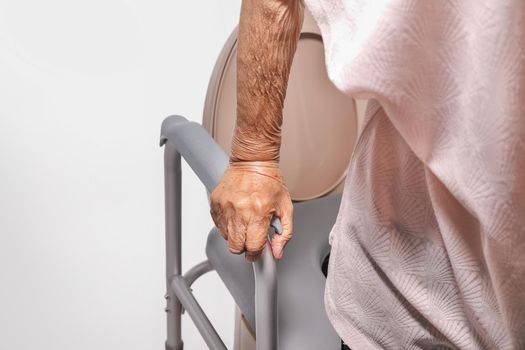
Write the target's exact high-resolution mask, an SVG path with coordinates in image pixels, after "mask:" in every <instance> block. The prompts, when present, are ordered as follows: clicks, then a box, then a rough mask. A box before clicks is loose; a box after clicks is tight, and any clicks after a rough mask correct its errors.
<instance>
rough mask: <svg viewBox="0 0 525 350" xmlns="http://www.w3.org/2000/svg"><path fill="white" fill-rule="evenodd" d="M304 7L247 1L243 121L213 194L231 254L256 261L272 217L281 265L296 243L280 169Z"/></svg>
mask: <svg viewBox="0 0 525 350" xmlns="http://www.w3.org/2000/svg"><path fill="white" fill-rule="evenodd" d="M303 11H304V6H303V4H302V1H300V0H243V2H242V7H241V16H240V22H239V38H238V45H237V120H236V124H235V130H234V135H233V139H232V148H231V156H230V166H229V167H228V169H227V170H226V172H225V173H224V175H223V177H222V179H221V182H220V183H219V185H218V186H217V188H216V189H215V190H214V191H213V193H212V194H211V209H210V213H211V216H212V218H213V221H214V222H215V225H216V226H217V228H218V229H219V231H220V233H221V235H222V236H223V237H224V239H226V240H228V245H229V249H230V251H231V252H232V253H234V254H242V253H245V257H246V260H248V261H255V260H256V259H257V258H258V257H259V256H260V255H261V253H262V251H263V249H264V247H265V243H266V240H267V239H268V235H267V234H268V228H269V225H270V221H271V218H272V215H274V214H275V215H276V216H277V217H279V218H280V220H281V224H282V226H283V232H282V233H280V234H275V235H274V236H273V238H272V242H271V247H272V253H273V256H274V258H275V259H281V258H282V256H283V249H284V247H285V245H286V243H287V242H288V241H289V240H290V239H291V238H292V233H293V228H292V226H293V225H292V215H293V206H292V202H291V199H290V195H289V193H288V190H287V189H286V186H285V184H284V183H283V178H282V175H281V172H280V169H279V151H280V146H281V125H282V109H283V104H284V98H285V95H286V87H287V84H288V76H289V73H290V67H291V64H292V60H293V55H294V53H295V50H296V48H297V41H298V39H299V33H300V29H301V25H302V21H303V14H304V13H303Z"/></svg>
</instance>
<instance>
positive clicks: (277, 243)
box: [271, 202, 293, 260]
mask: <svg viewBox="0 0 525 350" xmlns="http://www.w3.org/2000/svg"><path fill="white" fill-rule="evenodd" d="M275 214H276V215H277V216H278V217H279V219H280V220H281V225H282V228H283V231H282V233H275V234H274V235H273V237H272V242H271V245H272V253H273V257H274V258H275V259H277V260H280V259H281V258H282V257H283V250H284V247H285V246H286V244H287V243H288V241H290V239H292V234H293V205H292V204H291V202H290V204H289V205H287V206H286V209H282V210H280V211H276V213H275Z"/></svg>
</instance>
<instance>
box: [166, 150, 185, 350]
mask: <svg viewBox="0 0 525 350" xmlns="http://www.w3.org/2000/svg"><path fill="white" fill-rule="evenodd" d="M164 196H165V197H164V198H165V211H166V215H165V216H166V290H167V292H166V302H167V306H166V309H165V310H166V315H167V325H168V329H167V340H166V350H182V349H183V347H184V344H183V342H182V335H181V315H182V305H181V303H180V301H179V300H178V298H177V296H176V295H175V293H174V292H173V290H172V288H171V282H172V279H173V276H175V275H180V274H181V160H180V154H178V152H176V151H175V149H173V146H171V145H169V144H167V145H166V149H165V150H164Z"/></svg>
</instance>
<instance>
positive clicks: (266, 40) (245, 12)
mask: <svg viewBox="0 0 525 350" xmlns="http://www.w3.org/2000/svg"><path fill="white" fill-rule="evenodd" d="M303 11H304V6H303V4H302V1H301V0H243V3H242V9H241V17H240V23H239V39H238V47H237V122H236V125H235V131H234V135H233V139H232V149H231V158H230V161H231V162H243V161H275V162H277V161H278V160H279V150H280V147H281V125H282V119H283V118H282V109H283V104H284V98H285V95H286V87H287V84H288V76H289V73H290V67H291V65H292V60H293V56H294V53H295V50H296V48H297V41H298V39H299V33H300V29H301V26H302V22H303V15H304V12H303Z"/></svg>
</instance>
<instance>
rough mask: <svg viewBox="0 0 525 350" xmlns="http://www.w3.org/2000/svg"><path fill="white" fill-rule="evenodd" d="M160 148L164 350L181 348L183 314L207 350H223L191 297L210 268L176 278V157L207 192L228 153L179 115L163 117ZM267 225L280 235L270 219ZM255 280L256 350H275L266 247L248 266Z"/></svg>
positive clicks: (271, 265)
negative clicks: (163, 255)
mask: <svg viewBox="0 0 525 350" xmlns="http://www.w3.org/2000/svg"><path fill="white" fill-rule="evenodd" d="M160 145H161V146H164V181H165V189H164V191H165V210H166V213H165V215H166V288H167V293H166V295H165V297H166V301H167V306H166V309H165V310H166V313H167V327H168V333H167V340H166V350H182V349H183V347H184V345H183V341H182V335H181V315H182V312H183V310H184V309H185V310H187V311H188V314H189V315H190V317H191V319H192V320H193V322H194V323H195V325H196V326H197V329H198V330H199V332H200V334H201V336H202V337H203V338H204V340H205V342H206V344H207V345H208V347H209V348H210V349H226V346H225V345H224V342H223V341H222V340H221V338H220V336H219V335H218V334H217V331H216V330H215V328H214V327H213V325H212V324H211V323H210V320H209V319H208V318H207V316H206V314H205V313H204V311H203V310H202V308H201V307H200V305H199V303H198V302H197V300H196V299H195V297H194V295H193V293H192V291H191V289H190V286H191V284H192V283H193V282H194V281H195V280H196V279H197V278H199V277H200V276H202V275H203V274H204V273H206V272H209V271H211V270H213V266H211V264H210V262H209V261H207V260H206V261H204V262H202V263H200V264H198V265H196V266H194V267H193V268H191V269H190V270H189V271H188V272H187V273H186V274H185V275H182V266H181V156H182V157H183V158H184V159H185V161H186V162H187V163H188V165H189V166H190V167H191V168H192V169H193V171H194V172H195V174H196V175H197V176H198V178H199V179H200V180H201V181H202V183H203V184H204V186H205V187H206V189H207V190H208V192H209V193H211V192H213V190H214V188H215V187H216V186H217V184H218V183H219V181H220V179H221V177H222V174H223V173H224V171H225V170H226V169H227V167H228V163H229V158H228V155H227V154H226V153H225V152H224V151H223V150H222V149H221V148H220V146H219V145H218V144H217V143H216V142H215V141H214V140H213V138H212V137H211V136H210V135H209V134H208V132H207V131H206V130H205V129H204V128H203V127H202V126H201V125H200V124H198V123H195V122H190V121H188V120H187V119H186V118H184V117H181V116H170V117H168V118H166V119H165V120H164V121H163V123H162V127H161V137H160ZM271 226H272V227H273V228H274V229H275V231H276V232H281V231H282V228H281V223H280V222H279V219H278V218H276V217H274V218H273V219H272V223H271ZM253 269H254V276H255V313H256V322H255V323H256V327H255V328H256V330H255V332H256V337H257V350H276V349H278V342H277V336H278V333H277V329H278V325H277V277H276V263H275V260H274V259H273V256H272V252H271V249H270V246H269V243H268V242H267V243H266V249H265V250H264V252H263V254H262V256H261V258H260V259H258V260H257V261H256V262H254V263H253Z"/></svg>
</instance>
